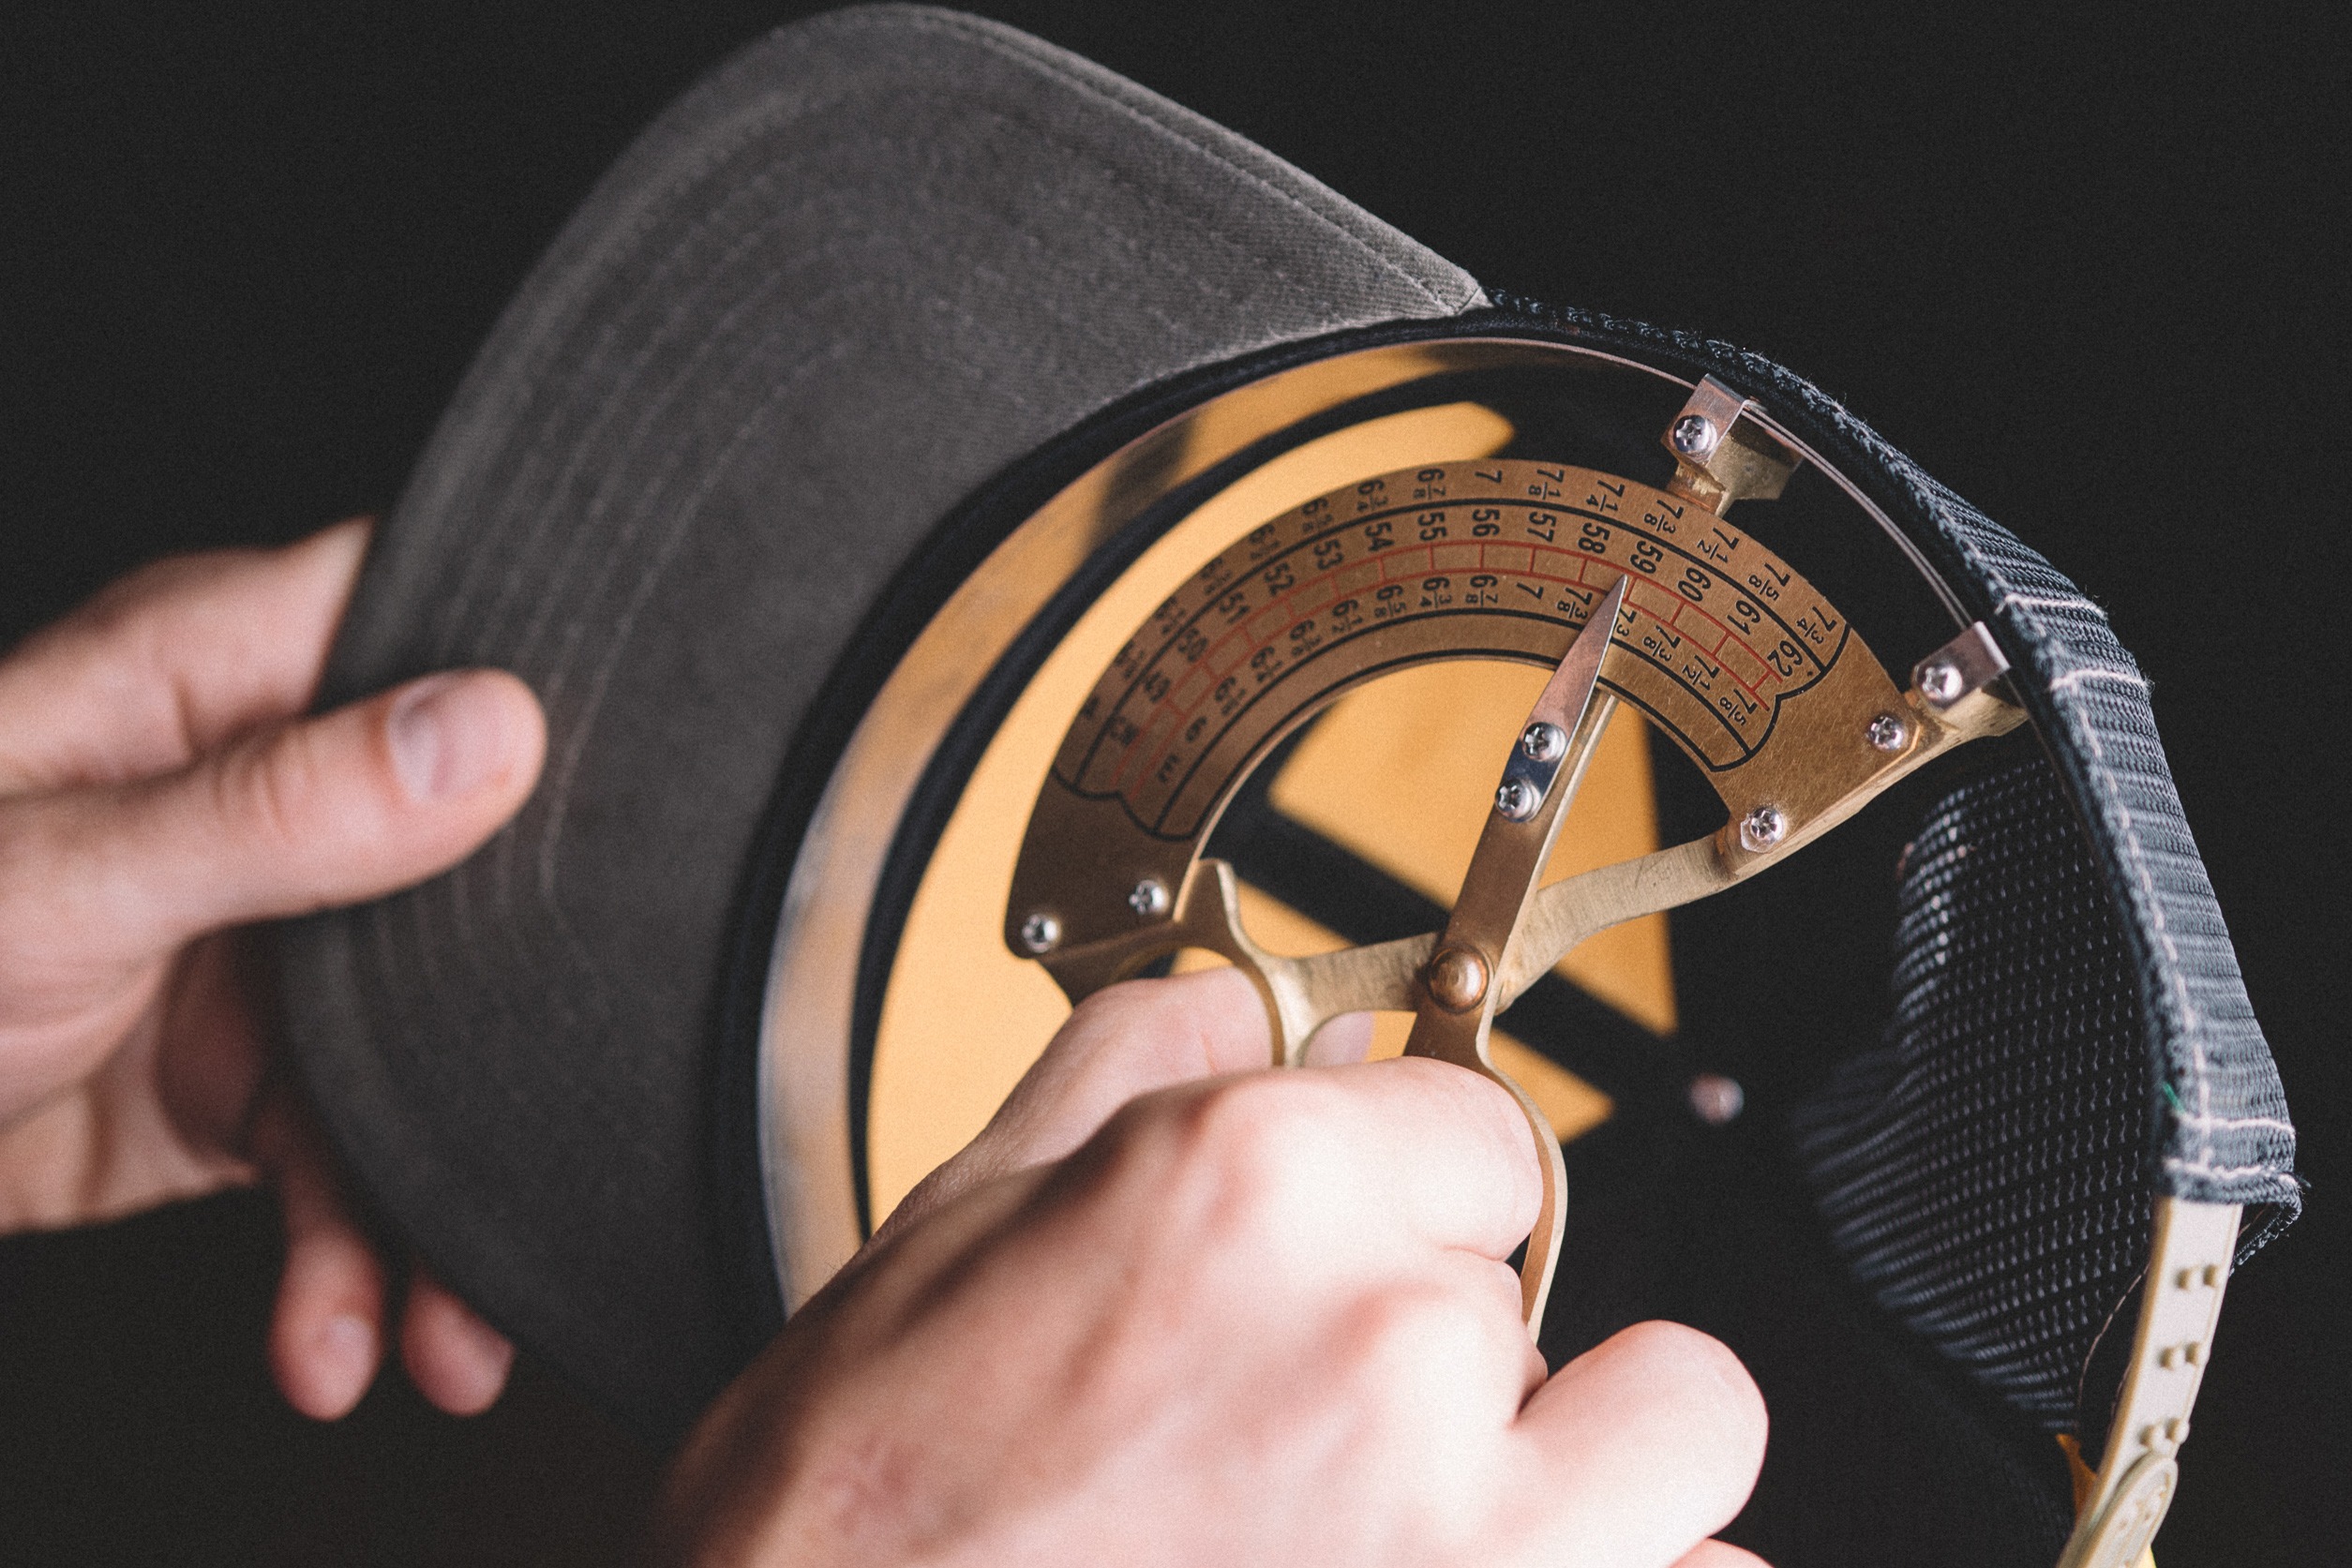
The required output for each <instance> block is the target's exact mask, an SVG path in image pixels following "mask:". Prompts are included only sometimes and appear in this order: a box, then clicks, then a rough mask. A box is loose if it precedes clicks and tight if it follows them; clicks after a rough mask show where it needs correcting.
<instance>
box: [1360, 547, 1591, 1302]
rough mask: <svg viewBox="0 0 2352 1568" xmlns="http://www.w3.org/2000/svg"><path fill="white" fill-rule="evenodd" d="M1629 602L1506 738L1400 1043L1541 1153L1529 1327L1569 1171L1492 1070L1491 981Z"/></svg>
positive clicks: (1524, 1288) (1552, 837)
mask: <svg viewBox="0 0 2352 1568" xmlns="http://www.w3.org/2000/svg"><path fill="white" fill-rule="evenodd" d="M1624 605H1625V578H1623V577H1620V578H1618V579H1617V584H1616V586H1615V587H1614V588H1612V589H1610V590H1609V592H1608V594H1607V595H1606V596H1604V597H1603V598H1602V600H1601V602H1600V603H1599V605H1596V606H1595V608H1594V610H1593V614H1592V617H1591V619H1590V620H1587V621H1586V622H1585V623H1584V630H1583V631H1582V632H1580V633H1579V634H1578V635H1577V638H1576V641H1575V642H1573V643H1572V644H1570V645H1569V647H1568V651H1567V656H1566V658H1564V659H1562V660H1561V661H1560V665H1559V667H1558V668H1557V669H1555V670H1554V671H1553V672H1552V675H1551V679H1550V680H1549V681H1547V682H1546V683H1545V685H1544V690H1543V694H1542V695H1541V696H1539V697H1537V698H1536V706H1535V709H1533V710H1532V711H1531V712H1530V713H1529V714H1528V715H1527V724H1526V725H1525V727H1524V728H1523V729H1522V730H1521V733H1520V735H1519V737H1518V739H1516V740H1515V741H1514V742H1513V743H1512V747H1511V753H1510V757H1509V760H1508V761H1507V762H1506V764H1505V765H1504V769H1503V782H1502V784H1500V785H1499V786H1498V787H1497V788H1496V790H1495V795H1494V805H1493V808H1492V809H1491V811H1490V812H1489V813H1488V815H1487V822H1486V828H1485V829H1484V830H1483V831H1482V832H1481V833H1480V834H1479V836H1478V847H1477V850H1476V853H1475V854H1473V855H1472V856H1471V859H1470V869H1469V871H1468V872H1467V873H1465V874H1463V877H1462V883H1461V896H1460V897H1459V898H1458V899H1456V900H1455V901H1454V912H1453V916H1452V918H1450V919H1449V920H1448V921H1447V922H1446V930H1445V933H1443V934H1442V935H1441V936H1439V938H1438V940H1437V948H1436V950H1435V951H1434V952H1433V953H1431V955H1430V958H1429V962H1428V963H1427V964H1426V965H1425V966H1424V967H1423V968H1422V970H1421V973H1420V977H1419V983H1418V986H1417V988H1416V989H1417V991H1418V993H1419V994H1418V996H1417V998H1416V1002H1417V1006H1416V1010H1415V1013H1414V1019H1413V1034H1412V1036H1411V1038H1409V1039H1408V1040H1407V1041H1406V1042H1405V1048H1404V1049H1405V1054H1406V1055H1408V1056H1434V1057H1436V1058H1438V1059H1439V1060H1441V1061H1446V1062H1451V1063H1453V1064H1454V1065H1455V1066H1457V1067H1462V1068H1469V1069H1470V1070H1471V1071H1472V1072H1475V1073H1477V1074H1478V1075H1479V1076H1481V1077H1483V1078H1488V1079H1491V1080H1492V1081H1493V1082H1494V1083H1499V1084H1501V1085H1502V1086H1503V1087H1504V1088H1505V1089H1507V1090H1508V1091H1510V1094H1511V1097H1512V1098H1514V1099H1516V1100H1517V1101H1518V1102H1519V1105H1520V1109H1521V1111H1522V1112H1523V1113H1525V1114H1526V1117H1527V1123H1528V1127H1529V1128H1530V1129H1531V1130H1532V1131H1533V1133H1534V1134H1535V1138H1536V1148H1537V1150H1538V1152H1539V1155H1540V1157H1541V1159H1542V1162H1543V1179H1544V1196H1543V1208H1542V1211H1541V1214H1540V1216H1539V1217H1538V1218H1537V1219H1536V1228H1535V1231H1534V1232H1533V1233H1532V1234H1530V1235H1529V1237H1528V1238H1527V1253H1526V1261H1525V1262H1524V1263H1522V1264H1521V1269H1520V1286H1521V1292H1520V1293H1521V1305H1522V1306H1523V1307H1524V1308H1525V1310H1526V1316H1527V1326H1528V1330H1529V1332H1530V1333H1533V1332H1535V1331H1536V1330H1537V1329H1538V1328H1540V1327H1541V1326H1542V1323H1543V1308H1544V1301H1545V1298H1546V1297H1547V1296H1548V1295H1549V1294H1550V1293H1551V1271H1552V1265H1553V1263H1554V1262H1555V1261H1556V1260H1557V1258H1558V1255H1559V1250H1560V1235H1561V1229H1562V1225H1563V1223H1564V1221H1565V1218H1566V1207H1565V1204H1564V1202H1563V1199H1564V1198H1565V1197H1566V1181H1567V1178H1566V1170H1565V1168H1564V1167H1563V1166H1562V1164H1561V1160H1560V1142H1559V1140H1558V1139H1557V1138H1556V1137H1554V1136H1553V1134H1552V1130H1551V1122H1550V1121H1549V1120H1548V1119H1547V1118H1546V1117H1545V1115H1544V1113H1542V1112H1541V1111H1539V1110H1538V1109H1536V1102H1535V1101H1534V1099H1532V1098H1529V1096H1528V1094H1527V1091H1526V1090H1524V1089H1522V1088H1521V1087H1520V1086H1519V1084H1518V1083H1514V1082H1513V1081H1512V1080H1511V1078H1510V1076H1509V1075H1508V1074H1506V1073H1505V1072H1503V1071H1502V1070H1501V1069H1500V1068H1496V1067H1495V1065H1494V1063H1493V1061H1492V1059H1491V1057H1490V1055H1489V1054H1488V1038H1489V1036H1490V1034H1491V1031H1492V1029H1493V1025H1494V1014H1495V1010H1496V1006H1497V1003H1498V1001H1499V999H1500V996H1501V993H1502V987H1501V986H1499V985H1498V984H1497V983H1496V979H1497V977H1499V976H1501V975H1502V974H1503V973H1504V972H1505V970H1506V966H1507V965H1508V964H1509V963H1510V962H1511V961H1512V960H1513V959H1514V958H1515V957H1516V956H1517V954H1516V952H1515V948H1516V946H1517V944H1518V943H1519V941H1520V927H1521V924H1522V923H1523V921H1524V920H1525V918H1526V915H1527V911H1528V908H1529V905H1530V904H1531V903H1533V901H1534V899H1535V894H1536V877H1537V876H1539V875H1541V874H1542V872H1543V868H1544V862H1545V861H1546V860H1548V859H1551V847H1552V844H1554V842H1555V841H1557V840H1558V838H1559V836H1560V827H1561V824H1562V822H1563V821H1564V820H1565V819H1566V815H1567V808H1568V802H1569V801H1570V800H1571V799H1573V798H1574V797H1575V795H1576V789H1577V785H1578V784H1580V782H1582V779H1583V774H1584V769H1585V767H1586V765H1587V764H1588V763H1590V762H1591V761H1592V757H1593V751H1594V748H1595V745H1596V744H1597V743H1598V741H1599V739H1600V733H1601V730H1602V728H1603V727H1604V726H1605V725H1606V724H1608V722H1609V716H1610V713H1611V712H1612V711H1613V710H1614V709H1615V708H1616V699H1615V698H1613V697H1611V696H1610V695H1608V694H1605V693H1601V692H1599V691H1598V690H1597V682H1598V681H1599V679H1600V671H1601V664H1602V661H1603V660H1604V659H1605V658H1606V656H1607V654H1608V651H1609V647H1610V635H1611V634H1612V633H1613V632H1614V630H1615V629H1616V624H1617V616H1618V612H1619V610H1620V609H1621V608H1623V606H1624Z"/></svg>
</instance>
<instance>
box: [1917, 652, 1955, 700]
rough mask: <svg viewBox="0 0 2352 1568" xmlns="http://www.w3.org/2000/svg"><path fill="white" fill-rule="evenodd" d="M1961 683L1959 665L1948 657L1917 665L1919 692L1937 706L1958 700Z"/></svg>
mask: <svg viewBox="0 0 2352 1568" xmlns="http://www.w3.org/2000/svg"><path fill="white" fill-rule="evenodd" d="M1961 683H1962V678H1961V675H1960V666H1959V665H1955V664H1954V663H1953V662H1952V661H1951V660H1949V659H1936V660H1933V661H1930V662H1929V663H1927V664H1925V665H1920V666H1919V694H1920V695H1921V696H1924V697H1925V698H1926V699H1927V700H1928V701H1929V702H1932V703H1934V704H1935V705H1936V706H1937V707H1939V708H1942V707H1945V706H1947V705H1949V704H1951V703H1955V702H1957V701H1959V700H1960V695H1961V693H1960V687H1961Z"/></svg>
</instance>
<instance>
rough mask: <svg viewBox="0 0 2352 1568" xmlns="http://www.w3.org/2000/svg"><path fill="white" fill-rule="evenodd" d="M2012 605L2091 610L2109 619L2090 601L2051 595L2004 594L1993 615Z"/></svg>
mask: <svg viewBox="0 0 2352 1568" xmlns="http://www.w3.org/2000/svg"><path fill="white" fill-rule="evenodd" d="M2010 605H2030V606H2031V607H2032V608H2034V609H2041V610H2089V611H2090V613H2091V614H2092V615H2095V616H2097V617H2098V618H2099V619H2100V620H2106V619H2107V612H2106V611H2105V610H2103V609H2101V608H2100V607H2099V606H2098V605H2094V604H2092V603H2091V602H2090V600H2088V599H2079V598H2077V599H2067V598H2063V597H2061V596H2060V595H2058V594H2050V593H2004V594H2002V595H2001V596H2000V599H1998V600H1996V601H1995V602H1994V605H1993V613H1994V614H1996V615H1998V614H2000V612H2001V611H2002V610H2005V609H2007V608H2008V607H2009V606H2010Z"/></svg>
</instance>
